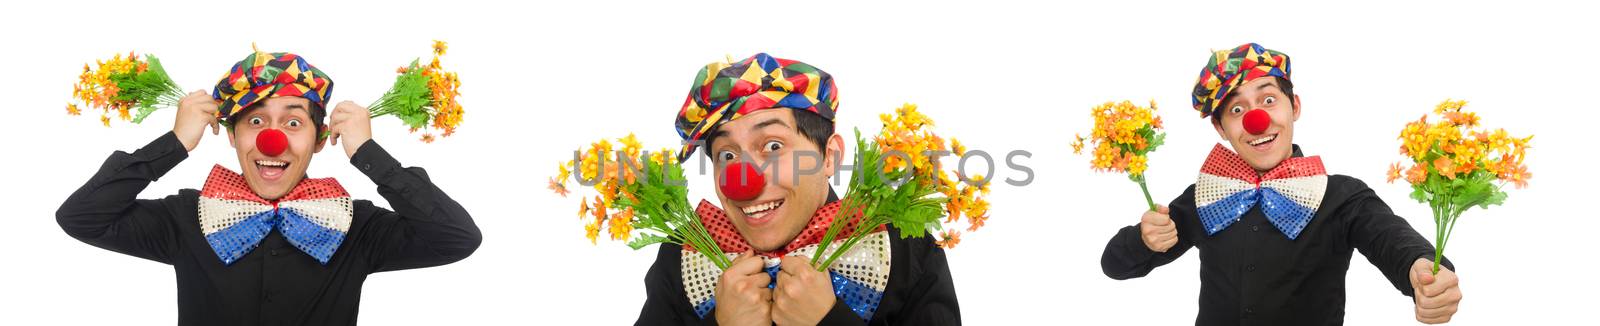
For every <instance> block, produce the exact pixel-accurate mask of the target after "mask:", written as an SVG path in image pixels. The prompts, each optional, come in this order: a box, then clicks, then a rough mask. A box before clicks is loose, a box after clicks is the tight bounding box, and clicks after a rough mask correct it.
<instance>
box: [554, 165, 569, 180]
mask: <svg viewBox="0 0 1600 326" xmlns="http://www.w3.org/2000/svg"><path fill="white" fill-rule="evenodd" d="M571 164H572V161H567V163H564V164H556V168H558V169H559V171H560V172H558V173H556V180H560V181H561V182H562V183H565V182H567V177H568V176H571V175H572V171H571V170H568V169H567V165H571Z"/></svg>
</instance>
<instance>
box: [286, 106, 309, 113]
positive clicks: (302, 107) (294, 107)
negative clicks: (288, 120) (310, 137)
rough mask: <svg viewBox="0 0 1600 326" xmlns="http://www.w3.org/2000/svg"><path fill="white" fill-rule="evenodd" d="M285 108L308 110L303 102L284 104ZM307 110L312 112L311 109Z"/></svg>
mask: <svg viewBox="0 0 1600 326" xmlns="http://www.w3.org/2000/svg"><path fill="white" fill-rule="evenodd" d="M283 109H284V110H288V109H301V110H306V106H305V105H301V104H290V105H286V106H284V107H283ZM306 112H310V110H306Z"/></svg>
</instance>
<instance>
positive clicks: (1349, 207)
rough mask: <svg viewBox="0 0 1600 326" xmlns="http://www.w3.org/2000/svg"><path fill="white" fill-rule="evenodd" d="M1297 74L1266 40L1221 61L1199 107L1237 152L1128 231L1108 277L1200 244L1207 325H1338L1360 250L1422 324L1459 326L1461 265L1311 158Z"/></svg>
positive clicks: (1112, 255)
mask: <svg viewBox="0 0 1600 326" xmlns="http://www.w3.org/2000/svg"><path fill="white" fill-rule="evenodd" d="M1289 73H1290V71H1289V57H1288V56H1287V55H1284V54H1283V53H1279V52H1277V51H1272V50H1267V49H1265V48H1263V47H1261V46H1260V45H1257V44H1254V43H1250V44H1244V45H1240V46H1238V47H1236V48H1233V49H1231V50H1223V51H1217V52H1216V53H1214V54H1213V56H1212V57H1211V60H1210V62H1209V63H1207V64H1206V67H1205V68H1204V69H1203V70H1202V71H1201V73H1200V78H1199V80H1198V81H1196V85H1195V89H1194V93H1193V94H1194V107H1195V109H1196V110H1198V111H1200V115H1201V117H1207V116H1209V117H1211V123H1212V127H1214V128H1215V129H1216V131H1217V135H1218V136H1221V137H1222V140H1224V141H1226V142H1228V144H1229V145H1231V146H1232V148H1233V150H1232V151H1230V150H1228V149H1227V148H1224V147H1222V145H1220V144H1218V145H1217V146H1215V147H1214V148H1213V149H1212V152H1211V156H1210V157H1208V158H1207V159H1206V163H1205V166H1203V167H1202V168H1201V174H1200V178H1199V180H1198V181H1196V182H1195V184H1194V185H1193V186H1190V187H1189V189H1188V190H1185V191H1184V193H1183V195H1181V196H1179V197H1178V198H1177V199H1174V200H1173V201H1172V204H1171V206H1170V207H1161V208H1159V209H1158V211H1156V212H1145V213H1144V215H1143V216H1142V217H1141V219H1140V222H1139V224H1138V225H1133V226H1128V227H1124V228H1122V229H1121V230H1120V231H1119V232H1117V235H1116V236H1115V237H1112V238H1111V241H1110V243H1107V244H1106V248H1105V253H1104V254H1103V255H1102V256H1101V259H1100V265H1101V268H1102V269H1103V270H1104V272H1105V273H1106V276H1110V277H1111V278H1113V279H1118V280H1122V279H1129V278H1135V277H1142V276H1144V275H1146V274H1149V273H1150V271H1151V270H1152V269H1154V268H1156V267H1158V266H1161V265H1165V264H1167V263H1170V262H1172V261H1173V260H1175V259H1177V258H1178V257H1179V256H1182V255H1183V253H1184V252H1187V251H1188V250H1189V248H1191V247H1196V248H1199V249H1200V310H1199V311H1200V313H1199V316H1198V317H1196V319H1195V324H1197V325H1239V324H1248V325H1338V324H1342V323H1343V322H1344V302H1345V294H1344V280H1345V272H1346V271H1347V270H1348V269H1349V268H1350V254H1351V251H1352V250H1360V251H1361V253H1362V255H1365V256H1366V257H1367V260H1368V261H1369V262H1371V263H1372V264H1373V265H1374V266H1377V267H1378V269H1379V270H1380V271H1382V272H1383V274H1384V276H1386V277H1387V278H1388V279H1389V282H1390V283H1393V284H1394V286H1395V289H1397V290H1399V291H1400V293H1401V294H1404V295H1407V296H1412V297H1413V298H1414V302H1415V310H1416V318H1417V320H1418V321H1421V322H1424V323H1442V322H1447V321H1449V320H1450V317H1451V316H1452V315H1454V314H1455V312H1456V306H1457V303H1458V302H1460V300H1461V290H1460V288H1459V287H1458V286H1457V281H1456V274H1455V272H1454V271H1453V269H1454V268H1455V265H1453V264H1451V263H1450V262H1449V261H1448V260H1446V261H1444V262H1442V265H1444V266H1443V267H1441V268H1440V270H1439V273H1438V275H1434V274H1432V272H1431V270H1432V264H1433V261H1432V259H1433V254H1434V249H1433V246H1432V245H1430V244H1429V243H1428V241H1427V240H1426V239H1423V238H1422V236H1421V235H1418V234H1417V232H1416V231H1415V230H1412V229H1411V226H1410V225H1408V224H1406V221H1405V220H1404V219H1402V218H1400V217H1399V216H1395V215H1394V213H1393V212H1392V211H1390V210H1389V206H1388V205H1386V204H1384V203H1383V200H1382V199H1380V198H1378V196H1377V194H1376V193H1374V192H1373V191H1372V189H1369V188H1367V186H1366V184H1364V183H1362V182H1361V180H1357V179H1355V178H1351V177H1349V176H1343V175H1327V174H1326V172H1325V171H1324V170H1323V167H1322V160H1321V158H1319V157H1315V156H1312V157H1305V156H1303V155H1302V154H1301V151H1300V146H1299V145H1295V144H1294V142H1293V140H1294V123H1295V122H1296V121H1298V120H1299V119H1300V113H1301V103H1300V98H1299V97H1298V96H1295V95H1294V91H1293V84H1291V83H1290V79H1289ZM1258 203H1259V205H1258Z"/></svg>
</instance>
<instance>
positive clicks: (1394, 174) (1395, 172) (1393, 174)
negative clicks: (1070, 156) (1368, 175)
mask: <svg viewBox="0 0 1600 326" xmlns="http://www.w3.org/2000/svg"><path fill="white" fill-rule="evenodd" d="M1400 174H1401V170H1400V162H1395V163H1394V164H1391V165H1389V183H1394V181H1395V180H1399V179H1400Z"/></svg>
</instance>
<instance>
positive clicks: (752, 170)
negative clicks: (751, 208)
mask: <svg viewBox="0 0 1600 326" xmlns="http://www.w3.org/2000/svg"><path fill="white" fill-rule="evenodd" d="M766 187H767V177H766V176H763V175H761V170H758V169H756V167H755V166H754V165H750V163H744V162H739V163H733V164H728V167H726V168H723V170H722V194H723V195H725V196H728V199H732V200H738V201H745V200H751V199H756V197H757V196H761V189H762V188H766Z"/></svg>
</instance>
